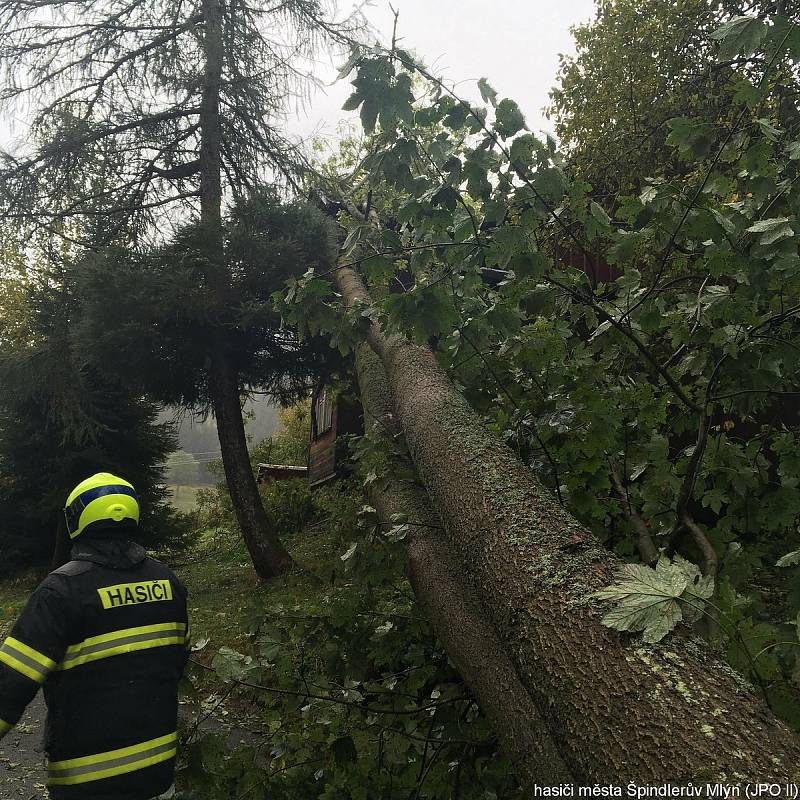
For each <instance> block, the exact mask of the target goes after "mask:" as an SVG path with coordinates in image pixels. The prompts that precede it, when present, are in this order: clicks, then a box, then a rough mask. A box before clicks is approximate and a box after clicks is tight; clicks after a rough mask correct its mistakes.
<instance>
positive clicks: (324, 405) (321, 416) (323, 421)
mask: <svg viewBox="0 0 800 800" xmlns="http://www.w3.org/2000/svg"><path fill="white" fill-rule="evenodd" d="M315 416H316V418H317V420H316V421H317V436H322V434H323V433H327V431H329V430H330V429H331V426H332V424H333V401H332V400H331V397H330V395H329V394H328V390H327V389H323V390H322V391H321V392H320V394H319V396H318V397H317V408H316V413H315Z"/></svg>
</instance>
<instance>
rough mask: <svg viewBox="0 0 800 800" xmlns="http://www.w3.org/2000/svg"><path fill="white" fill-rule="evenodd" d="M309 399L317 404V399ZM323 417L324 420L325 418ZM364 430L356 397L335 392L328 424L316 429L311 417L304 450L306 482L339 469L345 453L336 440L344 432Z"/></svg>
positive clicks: (313, 482)
mask: <svg viewBox="0 0 800 800" xmlns="http://www.w3.org/2000/svg"><path fill="white" fill-rule="evenodd" d="M318 399H319V398H315V399H314V402H313V403H312V407H313V408H315V409H316V408H317V407H318V406H317V400H318ZM326 421H327V420H326ZM363 432H364V420H363V412H362V411H361V403H360V402H359V401H358V400H350V399H349V398H346V397H343V396H339V397H338V398H336V400H335V402H334V403H333V407H332V408H331V410H330V427H329V428H328V429H327V430H323V431H321V432H319V433H318V432H317V431H315V430H314V424H313V421H312V429H311V440H310V445H309V454H308V483H309V486H315V485H318V484H321V483H324V482H325V481H329V480H331V479H332V478H335V477H337V476H338V475H340V474H341V473H342V468H343V464H344V462H345V456H346V454H345V453H344V452H343V451H342V442H340V441H337V438H338V437H340V436H345V435H346V434H354V435H361V434H362V433H363Z"/></svg>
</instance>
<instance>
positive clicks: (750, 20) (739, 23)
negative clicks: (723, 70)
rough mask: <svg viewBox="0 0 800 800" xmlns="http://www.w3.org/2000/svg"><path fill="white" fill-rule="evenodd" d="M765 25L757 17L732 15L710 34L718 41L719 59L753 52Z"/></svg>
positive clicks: (765, 30)
mask: <svg viewBox="0 0 800 800" xmlns="http://www.w3.org/2000/svg"><path fill="white" fill-rule="evenodd" d="M766 32H767V27H766V24H765V22H764V20H761V19H759V18H758V17H749V16H742V17H734V18H733V19H731V20H728V22H726V23H725V24H724V25H722V26H720V27H719V28H717V30H715V31H714V32H713V33H712V34H711V38H712V39H716V40H717V41H718V42H719V43H720V47H719V58H720V61H727V60H728V59H731V58H735V57H736V56H749V55H752V54H753V53H755V51H756V50H757V49H758V47H759V45H760V44H761V42H762V41H763V39H764V36H765V34H766Z"/></svg>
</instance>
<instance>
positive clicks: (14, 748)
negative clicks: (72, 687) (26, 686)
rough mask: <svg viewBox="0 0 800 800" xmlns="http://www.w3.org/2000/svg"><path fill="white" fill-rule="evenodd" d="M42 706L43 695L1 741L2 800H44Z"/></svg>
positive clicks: (38, 696) (43, 706)
mask: <svg viewBox="0 0 800 800" xmlns="http://www.w3.org/2000/svg"><path fill="white" fill-rule="evenodd" d="M45 711H46V709H45V705H44V698H43V697H42V693H41V692H39V694H37V695H36V699H35V700H34V701H33V702H32V703H31V704H30V705H29V706H28V709H27V711H26V712H25V716H24V717H23V718H22V719H21V720H20V722H19V725H17V726H16V727H15V728H14V729H13V730H12V731H11V732H10V733H9V734H8V735H7V736H6V737H5V739H3V741H2V742H0V797H2V798H3V800H18V799H19V798H23V800H40V798H43V797H47V789H46V788H45V780H46V778H47V773H46V772H45V769H44V754H43V753H42V752H41V749H42V733H43V731H44V716H45Z"/></svg>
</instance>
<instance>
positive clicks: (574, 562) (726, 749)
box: [335, 267, 800, 784]
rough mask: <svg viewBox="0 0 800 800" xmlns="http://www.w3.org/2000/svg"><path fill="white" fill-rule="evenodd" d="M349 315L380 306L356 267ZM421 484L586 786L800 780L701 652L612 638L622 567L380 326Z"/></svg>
mask: <svg viewBox="0 0 800 800" xmlns="http://www.w3.org/2000/svg"><path fill="white" fill-rule="evenodd" d="M335 275H336V282H337V285H338V287H339V289H340V291H341V293H342V295H343V297H344V300H345V302H346V304H348V305H354V304H358V303H365V304H369V303H370V298H369V295H368V294H367V292H366V290H365V289H364V286H363V283H362V282H361V280H360V278H359V277H358V275H356V273H355V272H354V271H353V270H352V269H350V268H344V267H343V268H340V269H339V270H337V271H336V273H335ZM367 340H368V342H369V344H370V345H371V347H372V348H373V350H374V351H375V352H376V353H377V354H378V355H379V356H380V358H381V361H382V362H383V365H384V367H385V369H386V373H387V376H388V379H389V386H390V390H391V393H392V397H393V401H394V409H395V412H396V414H397V418H398V420H399V422H400V424H401V426H402V429H403V432H404V434H405V437H406V441H407V443H408V446H409V449H410V451H411V455H412V457H413V459H414V463H415V465H416V468H417V472H418V474H419V476H420V478H421V480H422V482H423V484H424V485H425V488H426V489H427V492H428V495H429V497H430V499H431V501H432V504H433V506H434V508H435V509H436V510H437V511H438V513H439V515H440V516H441V518H442V519H444V520H445V523H446V529H447V533H448V540H449V543H450V545H451V547H452V548H453V551H454V553H456V554H457V555H458V557H460V559H461V563H462V564H463V565H464V568H465V571H464V578H465V580H468V581H469V582H470V583H471V584H472V587H473V589H474V590H475V592H477V594H478V596H480V597H481V598H482V599H483V600H484V603H485V606H486V609H487V612H488V613H489V615H490V616H491V619H492V621H493V623H494V627H495V629H496V630H497V633H498V635H499V637H500V639H501V641H502V642H503V644H504V645H505V648H506V652H507V653H508V654H509V655H510V656H511V658H512V659H513V661H514V663H515V665H516V668H517V673H518V674H519V676H520V679H521V681H522V683H523V685H524V686H525V688H526V689H527V691H528V692H529V693H530V695H531V696H532V697H533V698H534V699H535V701H536V705H537V707H538V709H539V712H540V714H541V716H542V717H543V719H545V721H546V722H547V725H548V728H549V730H550V733H551V736H552V738H553V740H554V741H555V743H556V746H557V748H558V750H559V752H560V754H561V756H562V759H563V760H564V761H565V762H566V763H568V764H569V765H570V769H571V771H572V772H573V774H574V775H575V778H576V781H577V782H579V783H587V784H592V783H602V784H619V783H627V782H629V781H631V782H637V783H652V784H664V783H667V782H669V783H688V782H694V783H698V782H699V783H705V782H720V783H756V782H763V781H777V782H787V781H788V782H797V781H798V780H800V738H799V737H798V736H797V735H796V734H794V733H793V732H791V731H790V730H789V729H788V727H787V726H786V725H785V724H784V723H782V722H780V721H779V720H777V719H776V718H775V717H774V715H773V714H772V713H771V712H770V711H769V710H768V709H767V708H766V706H765V704H764V703H763V701H761V700H760V699H759V698H758V697H756V696H755V694H754V693H753V691H752V689H751V687H750V686H749V685H748V684H747V683H746V682H745V681H744V680H743V679H742V678H741V677H740V676H738V675H737V674H736V673H735V672H734V671H733V670H731V669H730V668H729V667H728V666H727V665H725V664H724V663H723V662H722V661H721V660H720V659H719V658H717V657H716V656H715V655H714V654H713V653H712V652H711V650H710V649H709V648H708V647H707V646H706V645H705V644H704V643H703V642H701V641H699V640H696V639H691V638H688V637H682V636H681V635H680V634H677V633H676V634H673V635H672V636H671V637H670V638H669V639H667V640H666V641H665V642H662V643H661V644H659V645H644V644H642V643H640V642H638V641H636V640H633V641H627V640H625V639H623V637H621V636H620V635H619V634H617V633H615V632H613V631H611V630H610V629H608V628H607V627H605V626H603V625H602V623H601V621H600V610H599V609H598V608H596V607H595V604H594V603H592V602H591V601H589V600H588V599H587V598H588V595H589V594H591V593H592V592H594V591H597V590H599V589H601V588H603V587H605V586H607V585H608V584H609V583H611V582H612V581H613V578H614V573H615V569H616V568H617V567H618V566H619V565H620V562H619V561H618V560H617V559H616V558H615V557H614V556H613V555H612V554H610V553H609V552H608V551H607V550H606V549H605V548H603V547H602V546H601V545H600V544H599V543H598V542H597V541H596V540H595V539H594V537H593V536H592V535H591V534H590V533H589V532H588V531H587V530H585V529H584V528H583V527H582V526H581V525H580V524H579V523H578V522H577V521H576V520H575V519H574V518H573V517H572V516H571V515H570V514H569V513H568V512H567V511H565V510H564V509H562V508H561V507H560V506H559V505H558V504H557V503H556V502H555V500H554V499H553V498H552V497H551V495H550V493H549V492H548V491H547V490H546V489H545V488H544V487H543V486H542V485H541V484H540V483H539V482H538V481H537V480H536V478H535V476H534V475H533V473H532V472H531V471H530V470H529V469H528V468H526V467H524V466H523V465H522V464H521V463H520V462H519V461H517V460H516V459H515V458H514V457H513V454H512V453H511V451H510V450H509V449H508V448H507V447H506V446H505V445H503V444H502V442H500V441H499V440H498V439H496V438H495V437H493V436H492V435H491V434H489V433H488V432H487V431H486V429H485V428H484V426H483V425H482V424H481V421H480V419H479V418H478V417H477V415H475V414H474V413H473V412H472V410H471V409H470V408H469V406H468V405H467V403H466V401H465V400H464V398H463V397H462V396H461V395H460V394H459V393H458V392H457V391H456V390H455V388H454V387H453V386H452V384H451V383H450V381H449V380H448V379H447V377H446V375H445V374H444V373H443V372H442V370H441V369H440V367H439V365H438V364H437V362H436V360H435V358H434V356H433V354H432V353H431V352H430V351H428V350H426V349H424V348H421V347H418V346H416V345H414V344H412V343H410V342H409V341H408V340H407V339H405V338H404V337H401V336H396V335H395V336H387V335H385V334H384V333H383V331H382V330H381V328H380V326H379V325H378V324H377V323H375V322H373V323H372V324H371V326H370V328H369V331H368V334H367Z"/></svg>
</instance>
